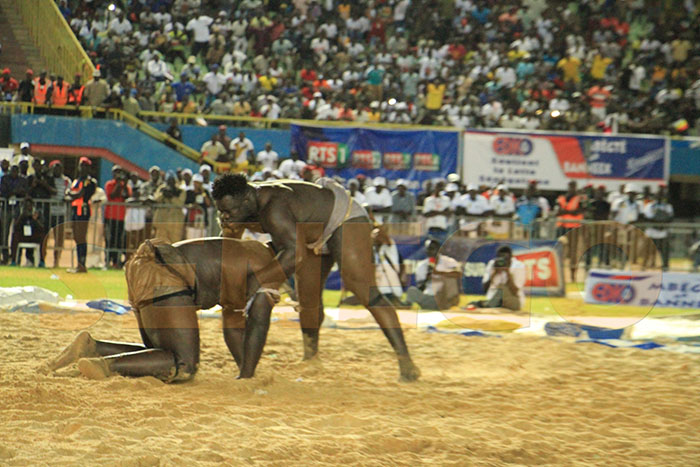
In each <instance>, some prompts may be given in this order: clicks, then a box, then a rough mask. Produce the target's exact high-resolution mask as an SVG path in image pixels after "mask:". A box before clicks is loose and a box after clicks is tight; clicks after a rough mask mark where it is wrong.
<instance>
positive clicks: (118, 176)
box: [104, 165, 131, 269]
mask: <svg viewBox="0 0 700 467" xmlns="http://www.w3.org/2000/svg"><path fill="white" fill-rule="evenodd" d="M112 177H113V178H112V180H110V181H108V182H107V183H106V184H105V194H106V195H107V206H106V207H105V224H104V225H105V233H104V235H105V248H106V249H107V262H108V266H109V267H111V268H116V269H119V268H121V267H122V264H123V263H122V262H121V256H122V254H123V253H124V247H125V244H124V214H125V213H126V207H125V206H124V204H123V203H124V202H125V201H126V199H127V198H129V197H131V188H130V187H129V186H128V185H127V173H126V171H125V170H124V169H122V168H121V166H119V165H115V166H114V167H112ZM112 203H119V204H112Z"/></svg>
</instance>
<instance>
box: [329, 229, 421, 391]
mask: <svg viewBox="0 0 700 467" xmlns="http://www.w3.org/2000/svg"><path fill="white" fill-rule="evenodd" d="M371 230H372V225H371V224H370V223H369V222H367V221H366V220H364V219H362V218H359V219H351V220H350V221H349V222H346V223H345V224H343V227H342V230H341V229H339V230H336V232H335V233H334V234H333V236H332V237H331V238H330V240H329V242H328V246H329V248H330V250H331V253H332V254H333V258H334V259H335V261H336V262H337V263H338V265H339V267H340V274H341V277H342V279H343V283H344V284H345V287H346V288H347V289H348V290H350V291H351V292H352V293H354V294H355V296H357V298H358V300H359V301H360V303H362V304H363V305H364V306H365V307H366V308H367V309H368V310H369V311H370V313H372V316H373V317H374V319H375V320H376V321H377V323H378V324H379V326H380V327H381V328H382V332H384V335H385V336H386V338H387V339H388V340H389V342H390V343H391V346H392V347H393V348H394V351H395V352H396V354H397V355H398V359H399V367H400V370H401V379H403V380H405V381H414V380H416V379H418V377H419V376H420V371H419V370H418V368H417V367H416V366H415V365H414V364H413V362H412V361H411V357H410V355H409V353H408V347H407V346H406V341H405V340H404V335H403V331H402V330H401V324H400V323H399V318H398V316H397V315H396V310H395V309H394V306H393V305H392V304H391V303H390V302H389V301H388V300H387V299H386V298H385V297H384V296H383V295H382V294H381V293H380V292H379V290H378V288H377V285H376V279H375V276H374V264H372V239H371V236H370V233H371Z"/></svg>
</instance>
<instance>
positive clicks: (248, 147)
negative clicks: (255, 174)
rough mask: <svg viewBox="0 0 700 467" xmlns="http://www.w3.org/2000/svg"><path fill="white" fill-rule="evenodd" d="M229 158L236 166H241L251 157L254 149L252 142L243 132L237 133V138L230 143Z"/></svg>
mask: <svg viewBox="0 0 700 467" xmlns="http://www.w3.org/2000/svg"><path fill="white" fill-rule="evenodd" d="M229 149H230V150H231V156H232V158H233V160H234V161H235V162H236V164H238V165H241V164H243V163H247V162H248V158H249V157H252V154H253V151H254V150H255V147H254V146H253V142H252V141H251V140H249V139H248V138H246V136H245V133H244V132H242V131H241V132H240V133H238V138H235V139H234V140H233V141H231V147H229Z"/></svg>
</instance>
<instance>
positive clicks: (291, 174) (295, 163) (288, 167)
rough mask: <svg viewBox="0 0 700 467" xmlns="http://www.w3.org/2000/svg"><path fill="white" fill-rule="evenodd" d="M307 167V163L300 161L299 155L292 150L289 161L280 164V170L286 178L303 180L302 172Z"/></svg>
mask: <svg viewBox="0 0 700 467" xmlns="http://www.w3.org/2000/svg"><path fill="white" fill-rule="evenodd" d="M304 166H306V162H304V161H302V160H299V153H298V152H297V151H295V150H294V149H292V151H291V152H290V153H289V159H285V160H283V161H282V162H281V163H280V166H279V170H280V172H282V176H283V177H284V178H291V179H294V180H301V171H302V170H303V169H304Z"/></svg>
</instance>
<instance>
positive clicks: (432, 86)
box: [425, 79, 445, 111]
mask: <svg viewBox="0 0 700 467" xmlns="http://www.w3.org/2000/svg"><path fill="white" fill-rule="evenodd" d="M444 97H445V83H442V82H441V81H440V80H439V79H436V80H433V82H431V83H428V88H427V92H426V98H425V108H426V109H428V110H430V111H438V110H440V108H441V107H442V100H443V98H444Z"/></svg>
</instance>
